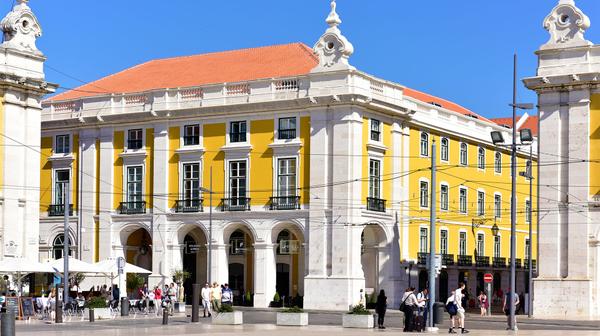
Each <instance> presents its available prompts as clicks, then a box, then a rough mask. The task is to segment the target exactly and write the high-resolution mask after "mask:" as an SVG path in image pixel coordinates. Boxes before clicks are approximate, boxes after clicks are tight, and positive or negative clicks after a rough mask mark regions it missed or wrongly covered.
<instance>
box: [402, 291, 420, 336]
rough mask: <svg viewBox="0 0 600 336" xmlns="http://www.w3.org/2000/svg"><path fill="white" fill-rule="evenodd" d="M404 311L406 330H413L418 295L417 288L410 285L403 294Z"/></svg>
mask: <svg viewBox="0 0 600 336" xmlns="http://www.w3.org/2000/svg"><path fill="white" fill-rule="evenodd" d="M402 303H403V308H404V309H403V310H402V311H403V312H404V332H411V331H412V330H413V321H414V315H415V308H416V307H417V297H416V296H415V288H414V287H409V288H407V289H406V292H404V295H403V296H402Z"/></svg>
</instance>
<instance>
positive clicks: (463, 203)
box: [458, 188, 467, 214]
mask: <svg viewBox="0 0 600 336" xmlns="http://www.w3.org/2000/svg"><path fill="white" fill-rule="evenodd" d="M458 207H459V211H460V213H462V214H466V213H467V188H460V189H459V192H458Z"/></svg>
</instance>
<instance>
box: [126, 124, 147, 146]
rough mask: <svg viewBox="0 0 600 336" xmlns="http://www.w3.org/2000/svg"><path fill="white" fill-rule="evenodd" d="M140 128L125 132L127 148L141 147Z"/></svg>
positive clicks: (141, 135)
mask: <svg viewBox="0 0 600 336" xmlns="http://www.w3.org/2000/svg"><path fill="white" fill-rule="evenodd" d="M142 137H143V132H142V129H140V128H138V129H132V130H129V131H128V132H127V149H133V150H135V149H141V148H142Z"/></svg>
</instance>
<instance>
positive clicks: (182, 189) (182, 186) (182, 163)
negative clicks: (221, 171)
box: [179, 160, 204, 200]
mask: <svg viewBox="0 0 600 336" xmlns="http://www.w3.org/2000/svg"><path fill="white" fill-rule="evenodd" d="M196 163H197V164H198V170H199V171H198V174H199V176H198V183H199V186H200V193H199V197H200V198H202V197H203V192H202V175H203V173H204V170H203V168H204V167H203V166H202V160H191V161H180V162H179V199H180V200H183V199H184V197H183V195H184V192H185V190H184V183H183V179H184V176H185V175H184V173H185V170H184V169H183V166H184V165H187V164H196Z"/></svg>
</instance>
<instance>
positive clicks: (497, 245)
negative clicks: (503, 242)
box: [494, 236, 500, 258]
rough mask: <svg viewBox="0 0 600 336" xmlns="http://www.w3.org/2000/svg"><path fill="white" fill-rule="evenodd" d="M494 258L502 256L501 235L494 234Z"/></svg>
mask: <svg viewBox="0 0 600 336" xmlns="http://www.w3.org/2000/svg"><path fill="white" fill-rule="evenodd" d="M494 258H500V236H494Z"/></svg>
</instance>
